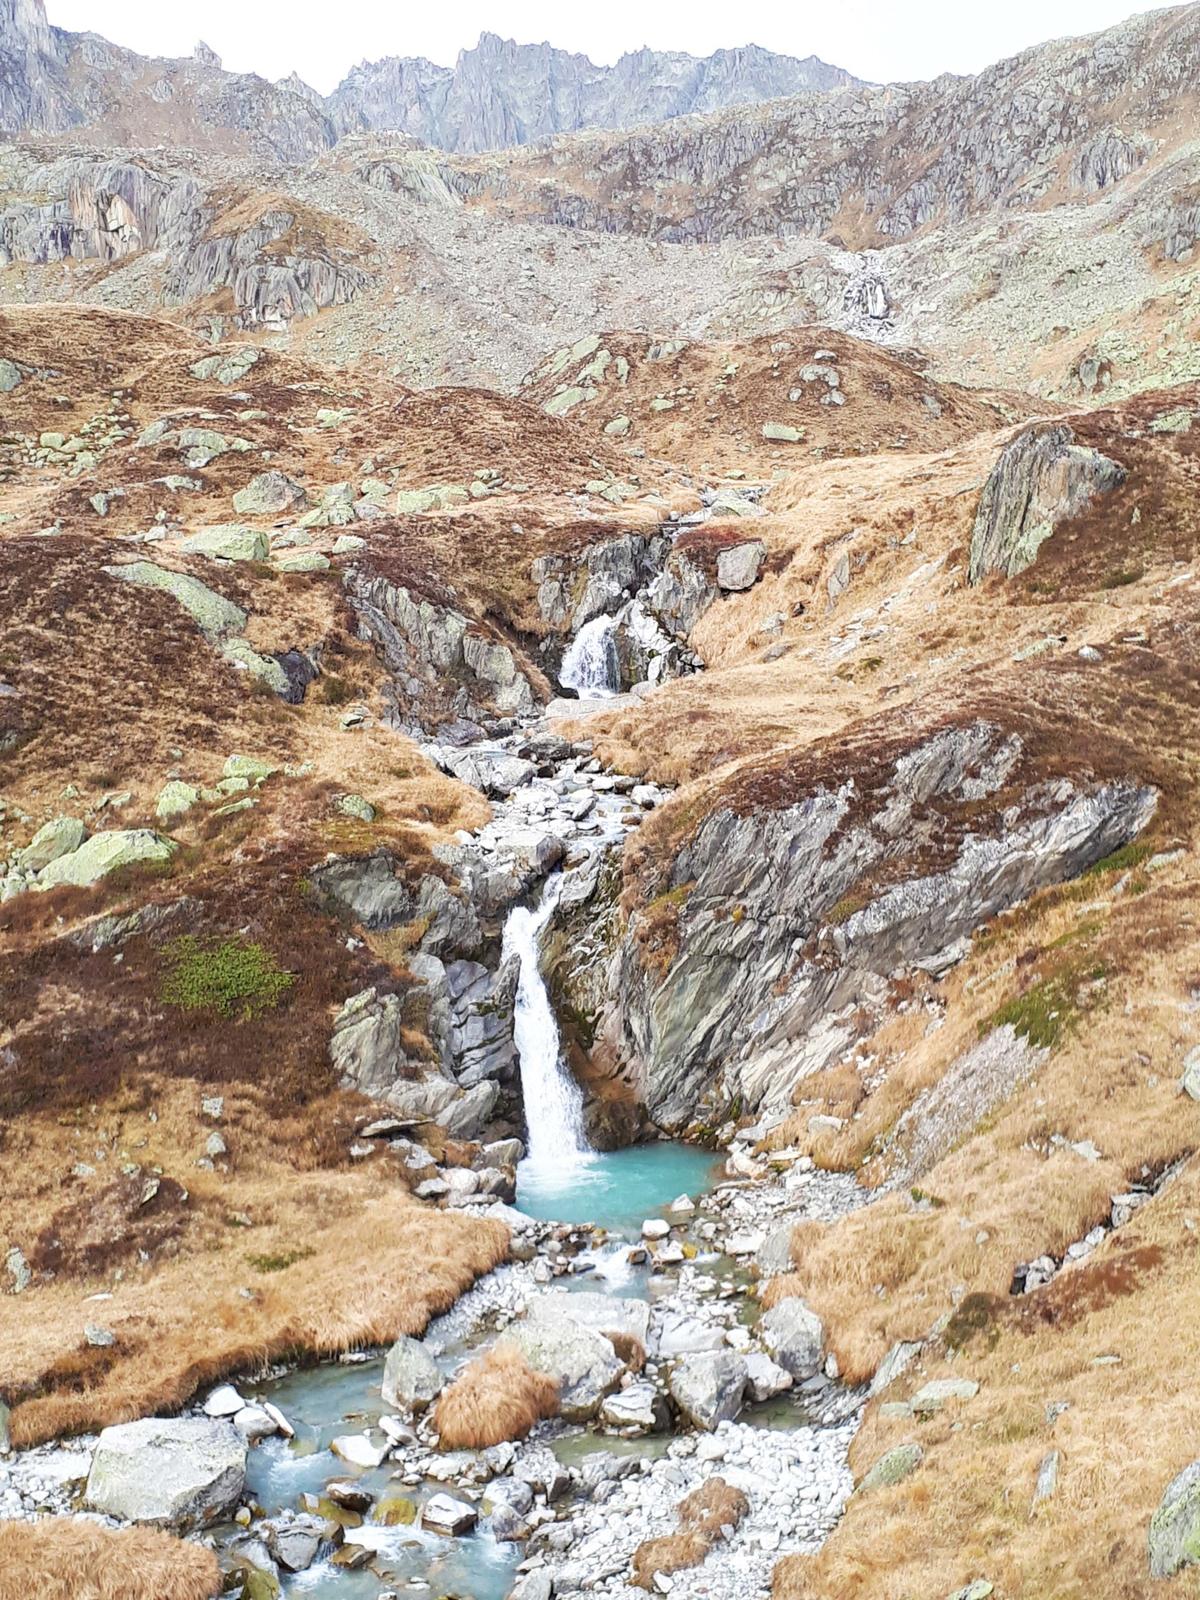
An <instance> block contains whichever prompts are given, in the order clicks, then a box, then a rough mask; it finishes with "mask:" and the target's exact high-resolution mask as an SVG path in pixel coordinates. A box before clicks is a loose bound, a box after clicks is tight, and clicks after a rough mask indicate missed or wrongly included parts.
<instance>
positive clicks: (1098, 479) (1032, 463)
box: [969, 423, 1127, 583]
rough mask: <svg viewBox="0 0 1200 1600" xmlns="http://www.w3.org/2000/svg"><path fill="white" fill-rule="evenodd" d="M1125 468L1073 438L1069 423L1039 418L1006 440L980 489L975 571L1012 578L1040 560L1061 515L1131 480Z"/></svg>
mask: <svg viewBox="0 0 1200 1600" xmlns="http://www.w3.org/2000/svg"><path fill="white" fill-rule="evenodd" d="M1126 476H1127V474H1126V471H1125V468H1124V467H1123V466H1121V464H1120V462H1118V461H1111V460H1110V459H1109V458H1108V456H1104V455H1101V454H1100V452H1099V451H1098V450H1090V449H1088V448H1086V447H1085V446H1083V445H1079V444H1076V443H1075V435H1074V434H1073V433H1072V432H1071V430H1070V428H1068V427H1067V426H1066V424H1065V423H1056V424H1053V425H1048V424H1045V423H1042V424H1038V425H1036V426H1034V427H1032V428H1027V429H1026V430H1025V431H1024V433H1019V434H1018V435H1017V437H1016V438H1015V439H1013V440H1012V441H1011V442H1010V443H1009V444H1007V445H1005V447H1004V449H1003V450H1002V451H1001V453H1000V459H999V460H998V461H997V463H996V465H995V466H994V467H993V468H992V471H991V473H990V475H989V476H988V480H987V482H986V483H985V484H984V486H983V494H982V495H981V496H980V500H979V509H978V511H977V512H976V514H975V526H974V529H973V530H972V533H971V556H970V567H969V578H970V581H971V582H972V583H978V582H979V580H980V579H981V578H984V577H986V576H987V574H988V573H989V572H1002V573H1003V574H1004V575H1005V577H1007V578H1012V577H1015V576H1016V575H1017V573H1019V572H1024V571H1025V569H1026V567H1030V566H1032V565H1033V563H1034V561H1036V560H1037V553H1038V551H1039V550H1040V549H1041V547H1042V545H1043V544H1045V542H1046V540H1047V539H1048V538H1049V537H1050V535H1051V534H1052V533H1053V532H1054V530H1055V528H1056V527H1057V526H1058V524H1059V523H1060V522H1064V521H1065V520H1066V519H1067V518H1068V517H1073V516H1075V515H1076V514H1077V513H1078V512H1080V511H1082V510H1083V508H1084V507H1085V506H1086V505H1088V504H1089V502H1090V501H1091V500H1093V499H1094V498H1095V497H1096V496H1097V495H1100V494H1108V493H1110V492H1111V491H1112V490H1113V489H1116V488H1118V487H1119V486H1120V485H1121V484H1122V483H1124V482H1125V478H1126Z"/></svg>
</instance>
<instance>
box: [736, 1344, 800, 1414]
mask: <svg viewBox="0 0 1200 1600" xmlns="http://www.w3.org/2000/svg"><path fill="white" fill-rule="evenodd" d="M793 1381H794V1380H793V1378H792V1375H791V1373H790V1372H789V1371H788V1370H787V1368H786V1367H781V1366H778V1365H777V1364H776V1363H775V1362H774V1361H772V1360H771V1358H770V1356H767V1355H764V1354H763V1353H762V1351H761V1350H751V1351H750V1353H749V1354H748V1355H747V1356H746V1393H747V1394H748V1395H749V1397H750V1399H751V1400H753V1401H755V1402H756V1403H758V1402H761V1401H763V1400H773V1399H774V1398H775V1396H776V1395H777V1394H784V1393H786V1391H787V1390H788V1389H790V1388H791V1387H792V1383H793Z"/></svg>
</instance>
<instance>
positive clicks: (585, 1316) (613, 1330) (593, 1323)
mask: <svg viewBox="0 0 1200 1600" xmlns="http://www.w3.org/2000/svg"><path fill="white" fill-rule="evenodd" d="M529 1315H530V1316H531V1317H537V1318H541V1317H550V1318H552V1319H553V1318H558V1317H569V1318H570V1319H571V1321H572V1322H579V1323H582V1324H583V1326H584V1327H585V1328H591V1329H592V1330H593V1332H595V1333H602V1334H603V1335H604V1337H605V1338H606V1339H614V1338H626V1339H636V1340H637V1342H638V1343H639V1344H640V1345H642V1346H643V1347H645V1345H646V1344H647V1343H648V1342H649V1338H650V1303H649V1301H647V1300H619V1299H618V1298H617V1297H616V1296H615V1295H608V1294H599V1293H595V1292H592V1291H588V1290H582V1291H580V1292H579V1293H578V1294H570V1295H563V1294H539V1295H534V1296H533V1298H532V1299H531V1300H530V1302H529Z"/></svg>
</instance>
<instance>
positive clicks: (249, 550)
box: [182, 522, 271, 561]
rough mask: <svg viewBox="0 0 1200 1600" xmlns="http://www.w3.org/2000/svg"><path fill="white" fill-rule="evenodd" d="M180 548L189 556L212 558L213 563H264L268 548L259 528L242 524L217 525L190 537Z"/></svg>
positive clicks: (269, 548)
mask: <svg viewBox="0 0 1200 1600" xmlns="http://www.w3.org/2000/svg"><path fill="white" fill-rule="evenodd" d="M182 548H183V549H184V550H186V551H187V552H188V554H189V555H200V556H211V557H212V558H213V560H214V561H265V560H266V559H267V557H268V556H269V555H270V553H271V546H270V544H269V543H268V541H267V536H266V534H265V533H264V532H263V531H262V529H261V528H251V527H249V526H247V524H246V523H244V522H219V523H215V524H214V525H213V526H212V527H211V528H201V530H200V532H199V533H193V534H189V536H188V537H187V538H186V539H185V540H184V541H183V545H182Z"/></svg>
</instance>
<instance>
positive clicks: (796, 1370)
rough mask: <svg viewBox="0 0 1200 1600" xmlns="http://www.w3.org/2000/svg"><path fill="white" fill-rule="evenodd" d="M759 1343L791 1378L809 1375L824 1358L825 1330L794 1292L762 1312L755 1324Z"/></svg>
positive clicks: (815, 1315)
mask: <svg viewBox="0 0 1200 1600" xmlns="http://www.w3.org/2000/svg"><path fill="white" fill-rule="evenodd" d="M758 1331H759V1335H760V1337H761V1338H762V1342H763V1344H764V1345H765V1346H766V1348H767V1350H768V1351H769V1352H770V1354H771V1355H772V1356H773V1357H774V1359H775V1360H776V1361H777V1362H778V1363H779V1365H780V1366H781V1367H783V1368H784V1369H785V1370H786V1371H788V1372H790V1373H791V1375H792V1377H793V1378H800V1379H803V1378H811V1377H812V1375H813V1374H814V1373H815V1372H818V1371H819V1370H820V1367H821V1362H822V1360H823V1359H824V1346H825V1329H824V1328H823V1327H822V1325H821V1319H820V1317H818V1316H817V1314H816V1312H815V1311H812V1310H810V1309H809V1307H808V1306H806V1305H805V1303H804V1301H803V1300H801V1299H800V1298H799V1297H798V1296H796V1295H791V1296H789V1297H788V1298H787V1299H786V1300H781V1301H780V1302H779V1304H778V1305H774V1306H772V1307H771V1309H770V1310H769V1311H765V1312H764V1313H763V1315H762V1319H761V1321H760V1322H759V1325H758Z"/></svg>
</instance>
